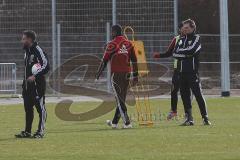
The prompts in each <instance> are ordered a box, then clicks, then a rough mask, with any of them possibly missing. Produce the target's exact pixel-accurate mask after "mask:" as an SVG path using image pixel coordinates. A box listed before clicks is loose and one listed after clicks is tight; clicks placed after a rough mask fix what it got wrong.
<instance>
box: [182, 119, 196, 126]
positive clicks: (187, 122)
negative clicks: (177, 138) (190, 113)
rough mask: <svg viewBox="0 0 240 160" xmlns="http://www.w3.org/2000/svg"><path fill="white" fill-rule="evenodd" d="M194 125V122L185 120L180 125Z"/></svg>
mask: <svg viewBox="0 0 240 160" xmlns="http://www.w3.org/2000/svg"><path fill="white" fill-rule="evenodd" d="M193 125H194V121H193V120H188V119H187V120H185V121H184V122H183V123H182V124H180V126H193Z"/></svg>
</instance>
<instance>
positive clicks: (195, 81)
mask: <svg viewBox="0 0 240 160" xmlns="http://www.w3.org/2000/svg"><path fill="white" fill-rule="evenodd" d="M191 91H192V93H193V95H194V96H195V98H196V101H197V103H198V107H199V109H200V112H201V115H202V118H205V117H207V116H208V115H207V108H206V102H205V99H204V97H203V95H202V89H201V83H200V79H199V76H198V73H181V74H180V93H181V97H182V100H183V105H184V110H185V113H186V116H187V118H188V119H190V120H192V119H193V118H192V104H191Z"/></svg>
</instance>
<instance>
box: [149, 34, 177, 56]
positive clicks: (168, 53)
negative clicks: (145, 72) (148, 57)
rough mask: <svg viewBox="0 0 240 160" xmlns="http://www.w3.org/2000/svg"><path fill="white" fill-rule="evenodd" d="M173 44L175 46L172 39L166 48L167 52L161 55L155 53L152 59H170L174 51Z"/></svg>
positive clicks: (174, 40)
mask: <svg viewBox="0 0 240 160" xmlns="http://www.w3.org/2000/svg"><path fill="white" fill-rule="evenodd" d="M175 44H176V38H173V40H172V41H171V43H170V44H169V46H168V49H167V51H166V52H165V53H163V54H160V53H155V54H154V58H168V57H171V56H172V55H173V50H174V47H175Z"/></svg>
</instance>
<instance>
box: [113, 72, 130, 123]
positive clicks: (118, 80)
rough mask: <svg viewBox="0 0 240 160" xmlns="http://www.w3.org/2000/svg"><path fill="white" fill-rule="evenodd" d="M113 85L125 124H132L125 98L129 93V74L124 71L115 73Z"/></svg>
mask: <svg viewBox="0 0 240 160" xmlns="http://www.w3.org/2000/svg"><path fill="white" fill-rule="evenodd" d="M112 85H113V91H114V94H115V97H116V102H117V107H118V110H119V113H120V115H121V117H122V119H123V122H124V124H125V125H129V124H130V119H129V116H128V114H127V107H126V104H125V99H126V95H127V88H128V85H129V80H128V78H127V74H124V73H113V75H112Z"/></svg>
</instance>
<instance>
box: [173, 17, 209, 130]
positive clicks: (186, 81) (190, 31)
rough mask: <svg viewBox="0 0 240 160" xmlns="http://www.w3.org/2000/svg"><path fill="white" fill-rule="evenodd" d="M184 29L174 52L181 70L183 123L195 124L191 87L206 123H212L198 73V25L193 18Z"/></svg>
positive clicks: (185, 124)
mask: <svg viewBox="0 0 240 160" xmlns="http://www.w3.org/2000/svg"><path fill="white" fill-rule="evenodd" d="M183 29H184V32H185V33H186V35H185V36H183V37H181V38H180V39H179V41H178V43H177V44H176V47H175V49H174V52H173V57H175V58H177V59H178V62H177V70H178V71H179V72H180V93H181V97H182V100H183V105H184V110H185V115H186V120H185V122H184V123H183V124H182V125H184V126H189V125H194V121H193V117H192V104H191V94H190V91H189V90H190V89H191V91H192V93H193V94H194V96H195V97H196V100H197V103H198V106H199V109H200V112H201V115H202V118H203V123H204V125H210V124H211V123H210V121H209V120H208V113H207V108H206V102H205V100H204V98H203V95H202V91H201V83H200V79H199V73H198V68H199V54H200V50H201V43H200V36H199V35H197V34H195V31H196V25H195V22H194V21H193V20H191V19H188V20H186V21H184V22H183Z"/></svg>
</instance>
